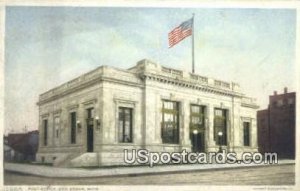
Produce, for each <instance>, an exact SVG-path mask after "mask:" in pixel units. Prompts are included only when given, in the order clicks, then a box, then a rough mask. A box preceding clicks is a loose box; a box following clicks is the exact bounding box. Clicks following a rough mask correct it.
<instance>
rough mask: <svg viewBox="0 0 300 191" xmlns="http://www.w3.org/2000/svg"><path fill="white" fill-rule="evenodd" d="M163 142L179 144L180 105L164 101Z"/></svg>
mask: <svg viewBox="0 0 300 191" xmlns="http://www.w3.org/2000/svg"><path fill="white" fill-rule="evenodd" d="M161 133H162V142H163V143H172V144H178V143H179V103H178V102H174V101H167V100H163V108H162V131H161Z"/></svg>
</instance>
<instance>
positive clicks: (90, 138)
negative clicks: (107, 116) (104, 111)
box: [86, 108, 94, 152]
mask: <svg viewBox="0 0 300 191" xmlns="http://www.w3.org/2000/svg"><path fill="white" fill-rule="evenodd" d="M86 111H87V119H86V124H87V131H86V138H87V152H94V108H88V109H87V110H86Z"/></svg>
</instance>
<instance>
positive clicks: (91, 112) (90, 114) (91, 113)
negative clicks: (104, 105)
mask: <svg viewBox="0 0 300 191" xmlns="http://www.w3.org/2000/svg"><path fill="white" fill-rule="evenodd" d="M87 118H88V119H93V118H94V108H89V109H87Z"/></svg>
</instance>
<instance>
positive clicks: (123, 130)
mask: <svg viewBox="0 0 300 191" xmlns="http://www.w3.org/2000/svg"><path fill="white" fill-rule="evenodd" d="M119 142H121V143H132V108H126V107H119Z"/></svg>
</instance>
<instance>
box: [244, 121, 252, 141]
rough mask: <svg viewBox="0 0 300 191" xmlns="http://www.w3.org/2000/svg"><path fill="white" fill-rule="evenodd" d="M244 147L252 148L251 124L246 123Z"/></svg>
mask: <svg viewBox="0 0 300 191" xmlns="http://www.w3.org/2000/svg"><path fill="white" fill-rule="evenodd" d="M243 127H244V146H250V122H244V123H243Z"/></svg>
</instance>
